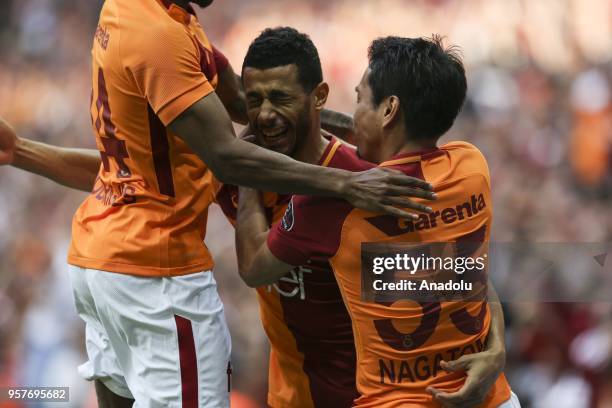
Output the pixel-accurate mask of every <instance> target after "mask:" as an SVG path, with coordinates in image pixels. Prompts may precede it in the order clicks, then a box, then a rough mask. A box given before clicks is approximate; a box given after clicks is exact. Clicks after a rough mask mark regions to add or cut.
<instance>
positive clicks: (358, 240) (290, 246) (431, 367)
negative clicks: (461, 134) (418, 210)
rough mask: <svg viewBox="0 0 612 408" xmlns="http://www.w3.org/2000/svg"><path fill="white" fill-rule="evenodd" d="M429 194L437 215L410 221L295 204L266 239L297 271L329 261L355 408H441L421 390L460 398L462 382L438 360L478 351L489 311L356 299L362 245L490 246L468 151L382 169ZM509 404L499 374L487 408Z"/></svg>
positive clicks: (482, 175)
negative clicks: (351, 363) (344, 313)
mask: <svg viewBox="0 0 612 408" xmlns="http://www.w3.org/2000/svg"><path fill="white" fill-rule="evenodd" d="M381 166H382V167H390V168H394V169H397V170H400V171H402V172H403V173H405V174H407V175H410V176H413V177H418V178H422V179H425V180H427V181H428V182H430V183H432V184H433V185H434V188H435V191H436V193H437V195H438V200H436V201H434V202H432V203H429V204H430V205H431V207H432V208H433V209H434V212H433V214H429V215H425V214H423V215H420V218H419V220H418V221H416V222H411V221H406V220H399V219H397V218H394V217H391V216H386V215H379V214H373V213H368V212H364V211H361V210H357V209H354V208H353V207H351V206H350V204H348V203H346V202H344V201H341V200H337V199H332V198H321V197H305V196H294V197H293V199H292V213H291V214H290V216H286V217H285V220H284V222H281V223H279V224H277V225H276V226H275V227H274V228H273V229H272V231H271V233H270V235H269V237H268V245H269V248H270V250H271V251H272V252H273V253H274V255H275V256H276V257H278V258H279V259H281V260H283V261H284V262H287V263H290V264H293V265H298V264H303V263H305V262H308V260H309V259H327V260H329V262H330V263H331V265H332V268H333V270H334V273H335V276H336V279H337V281H338V285H339V287H340V290H341V293H342V296H343V299H344V301H345V304H346V306H347V309H348V311H349V314H350V316H351V319H352V324H353V331H354V333H355V346H356V350H357V389H358V391H359V393H360V397H359V398H358V399H357V400H356V401H355V406H358V407H377V408H381V407H383V408H384V407H421V408H422V407H438V406H439V404H438V403H437V402H434V401H433V400H432V397H431V395H430V394H429V393H427V392H426V391H425V390H426V388H427V387H428V386H434V387H437V388H439V389H442V390H446V391H454V390H457V389H458V388H459V387H460V386H461V385H462V384H463V382H464V380H465V376H464V375H462V374H461V373H447V372H445V371H444V370H442V369H441V368H440V367H439V363H440V361H441V360H447V361H448V360H453V359H457V358H459V357H460V356H461V355H463V354H466V353H475V352H478V351H481V350H482V349H483V348H484V344H485V340H486V335H487V333H488V330H489V327H490V319H491V317H490V311H489V308H488V305H487V304H486V303H485V302H484V301H480V302H469V303H468V302H457V301H455V302H427V303H423V302H416V301H413V300H401V301H397V302H379V303H376V302H372V301H366V300H362V287H361V285H362V280H361V252H362V243H385V244H391V245H392V244H397V243H407V242H408V243H416V242H461V241H463V240H465V239H469V240H477V241H481V242H483V241H488V238H489V233H490V228H491V218H492V212H491V211H492V209H491V197H490V181H489V171H488V168H487V164H486V161H485V159H484V157H483V156H482V154H481V153H480V152H479V151H478V149H476V148H475V147H474V146H472V145H470V144H469V143H464V142H454V143H449V144H446V145H444V146H442V147H441V148H439V149H433V150H431V151H426V152H415V153H410V154H403V155H399V156H397V157H394V158H393V159H391V160H389V161H387V162H385V163H382V164H381ZM509 398H510V388H509V386H508V384H507V382H506V379H505V377H504V376H503V375H501V376H500V378H499V379H498V380H497V382H496V384H495V386H494V388H493V390H492V391H491V393H490V395H489V396H488V398H487V400H486V402H485V403H484V404H483V406H484V407H497V406H498V405H499V404H501V403H502V402H504V401H506V400H508V399H509Z"/></svg>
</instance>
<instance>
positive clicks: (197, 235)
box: [68, 0, 228, 277]
mask: <svg viewBox="0 0 612 408" xmlns="http://www.w3.org/2000/svg"><path fill="white" fill-rule="evenodd" d="M227 65H228V62H227V59H225V57H224V56H223V55H222V54H221V53H220V52H219V51H218V50H216V49H215V48H214V47H213V46H212V45H211V44H210V42H209V40H208V38H207V37H206V34H205V33H204V31H203V29H202V27H201V26H200V24H199V23H198V20H197V18H196V16H195V14H194V13H193V10H191V9H190V10H185V9H182V8H181V7H179V6H177V5H175V4H173V3H171V2H169V1H162V0H129V1H128V0H106V1H105V3H104V6H103V8H102V11H101V13H100V20H99V23H98V28H97V30H96V33H95V36H94V41H93V48H92V84H93V89H92V95H91V106H90V113H91V118H92V124H93V130H94V133H95V138H96V144H97V147H98V149H99V150H100V155H101V158H102V165H101V167H100V171H99V173H98V176H97V178H96V182H95V185H94V188H93V191H92V193H91V194H90V195H89V196H88V197H87V199H86V200H85V201H84V202H83V203H82V204H81V206H80V207H79V209H78V210H77V212H76V214H75V216H74V219H73V223H72V245H71V248H70V251H69V254H68V262H69V263H70V264H73V265H77V266H81V267H84V268H93V269H100V270H104V271H111V272H118V273H127V274H132V275H140V276H150V277H157V276H175V275H183V274H189V273H193V272H198V271H203V270H208V269H211V268H212V266H213V260H212V257H211V255H210V253H209V251H208V249H207V248H206V246H205V245H204V243H203V239H204V233H205V231H206V220H207V210H208V206H209V204H210V203H211V202H212V200H213V196H214V191H213V185H212V174H211V172H210V171H209V170H208V168H207V167H206V165H205V164H204V163H203V162H202V161H201V160H200V159H199V158H198V157H197V156H196V155H195V154H194V153H193V152H192V151H191V150H190V149H189V147H187V145H186V144H185V143H184V142H183V141H182V140H181V139H180V138H179V137H177V135H175V134H174V133H172V131H170V129H168V127H167V126H168V124H169V123H171V122H172V121H173V120H174V119H175V118H176V117H177V116H179V115H180V114H181V113H182V112H184V111H185V110H186V109H187V108H189V107H190V106H191V105H193V104H194V103H195V102H197V101H198V100H200V99H201V98H203V97H205V96H206V95H208V94H210V93H211V92H213V91H214V89H215V87H216V85H217V80H218V73H219V72H222V71H223V70H224V69H225V68H226V67H227Z"/></svg>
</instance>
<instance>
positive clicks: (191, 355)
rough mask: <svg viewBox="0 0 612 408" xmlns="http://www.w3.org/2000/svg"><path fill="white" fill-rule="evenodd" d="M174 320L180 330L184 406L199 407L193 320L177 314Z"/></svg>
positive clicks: (186, 407) (179, 341) (184, 407)
mask: <svg viewBox="0 0 612 408" xmlns="http://www.w3.org/2000/svg"><path fill="white" fill-rule="evenodd" d="M174 320H175V322H176V328H177V331H178V345H179V357H180V361H181V388H182V396H183V398H182V400H183V408H197V407H198V363H197V360H196V349H195V340H194V338H193V329H192V327H191V321H190V320H189V319H185V318H184V317H181V316H177V315H174Z"/></svg>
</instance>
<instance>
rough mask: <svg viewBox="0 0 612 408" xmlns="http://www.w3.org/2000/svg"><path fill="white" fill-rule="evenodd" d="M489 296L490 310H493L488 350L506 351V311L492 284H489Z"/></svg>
mask: <svg viewBox="0 0 612 408" xmlns="http://www.w3.org/2000/svg"><path fill="white" fill-rule="evenodd" d="M488 294H489V296H488V297H489V308H490V310H491V328H490V329H489V336H488V338H487V349H494V350H498V351H505V349H506V347H505V342H504V335H505V323H504V311H503V309H502V306H501V303H500V300H499V297H498V295H497V291H496V290H495V288H494V287H493V284H492V283H491V282H489V290H488Z"/></svg>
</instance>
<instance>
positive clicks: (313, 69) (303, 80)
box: [242, 27, 323, 92]
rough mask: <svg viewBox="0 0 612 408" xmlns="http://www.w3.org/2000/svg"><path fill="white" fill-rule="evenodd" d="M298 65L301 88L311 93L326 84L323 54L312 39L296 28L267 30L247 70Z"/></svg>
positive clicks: (248, 59)
mask: <svg viewBox="0 0 612 408" xmlns="http://www.w3.org/2000/svg"><path fill="white" fill-rule="evenodd" d="M290 64H295V65H297V68H298V77H299V80H300V84H301V85H302V87H303V88H304V90H305V91H306V92H311V91H312V90H313V89H314V88H315V87H316V86H317V85H318V84H320V83H321V82H322V81H323V72H322V70H321V61H320V60H319V53H318V52H317V48H316V47H315V45H314V44H313V42H312V40H311V39H310V37H309V36H308V35H306V34H303V33H300V32H299V31H297V30H296V29H295V28H291V27H277V28H266V29H265V30H264V31H262V33H261V34H259V36H258V37H257V38H255V39H254V40H253V42H252V43H251V45H250V46H249V49H248V51H247V53H246V56H245V57H244V62H243V63H242V71H243V72H244V69H245V68H246V67H250V68H257V69H268V68H276V67H281V66H283V65H290Z"/></svg>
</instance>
